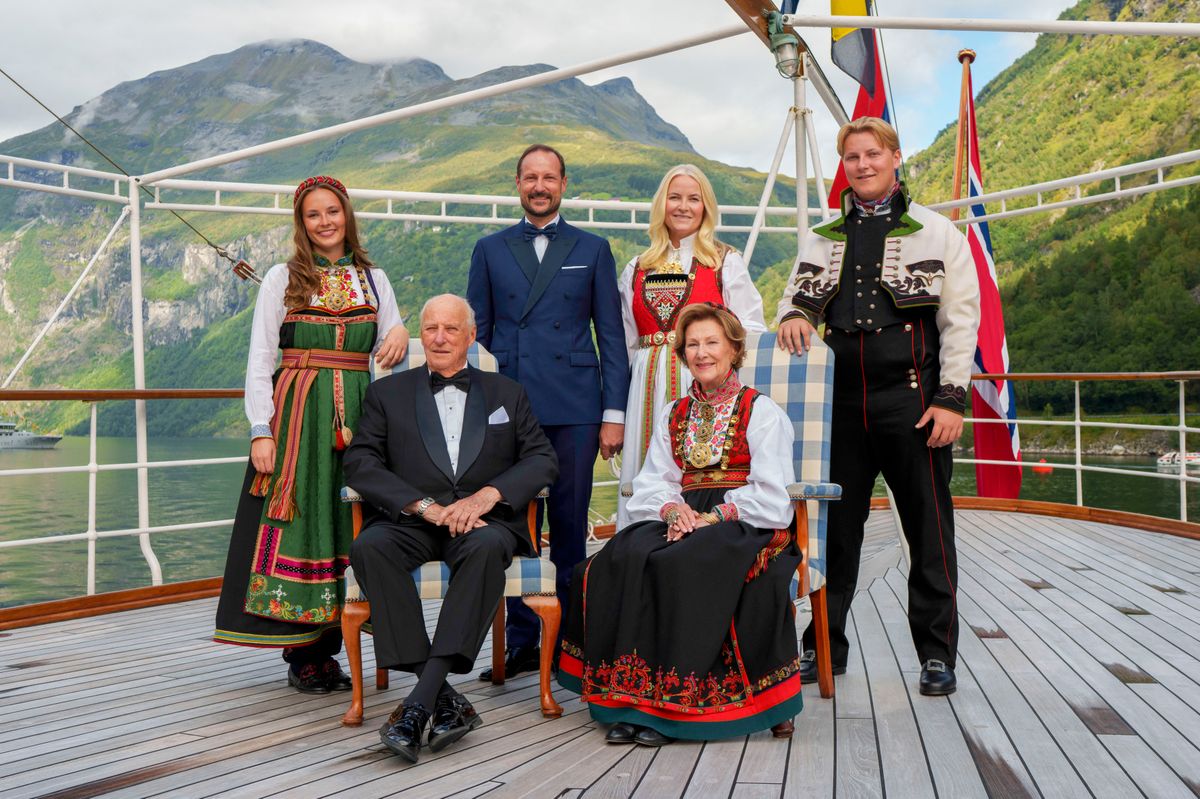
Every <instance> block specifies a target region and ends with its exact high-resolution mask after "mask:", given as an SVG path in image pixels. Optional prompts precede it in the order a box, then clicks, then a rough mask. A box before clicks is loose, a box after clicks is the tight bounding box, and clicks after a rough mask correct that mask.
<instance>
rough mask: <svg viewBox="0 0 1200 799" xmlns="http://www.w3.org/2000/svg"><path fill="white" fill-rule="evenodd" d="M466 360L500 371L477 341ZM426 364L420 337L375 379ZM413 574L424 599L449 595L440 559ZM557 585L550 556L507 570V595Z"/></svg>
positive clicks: (347, 491)
mask: <svg viewBox="0 0 1200 799" xmlns="http://www.w3.org/2000/svg"><path fill="white" fill-rule="evenodd" d="M467 363H469V364H471V365H472V366H474V367H476V368H478V369H482V370H483V371H485V372H495V371H497V365H496V358H495V356H494V355H492V354H491V353H490V352H488V351H487V350H485V349H484V348H483V347H482V346H480V345H479V344H478V343H476V344H472V345H471V348H470V349H469V350H467ZM424 364H425V350H424V349H423V348H422V347H421V342H420V340H419V339H413V340H412V341H410V342H409V345H408V352H407V353H405V356H404V360H402V361H401V362H400V363H399V364H398V365H396V366H395V367H393V368H392V369H385V368H383V367H381V366H379V365H378V364H374V374H375V377H376V378H380V377H384V376H385V375H388V374H391V373H392V372H393V371H398V372H399V371H404V370H405V369H411V368H413V367H414V366H423V365H424ZM342 498H343V500H346V501H351V502H353V501H357V498H358V497H357V494H355V493H354V490H353V489H351V488H349V487H348V486H347V487H346V488H344V489H342ZM412 576H413V579H414V580H416V582H417V594H418V595H419V596H420V597H421V599H442V598H443V597H445V596H446V589H447V588H449V587H450V567H449V566H447V565H446V564H445V563H443V562H442V561H440V560H435V561H430V562H429V563H426V564H423V565H422V566H420V567H418V568H416V569H413V572H412ZM351 579H353V578H351ZM554 585H555V569H554V564H553V563H551V562H550V561H549V560H548V559H547V558H523V557H519V556H518V557H515V558H513V562H512V564H511V565H510V566H509V567H508V569H507V570H506V571H505V572H504V596H514V597H515V596H526V595H530V594H549V595H553V594H554V591H555V588H554Z"/></svg>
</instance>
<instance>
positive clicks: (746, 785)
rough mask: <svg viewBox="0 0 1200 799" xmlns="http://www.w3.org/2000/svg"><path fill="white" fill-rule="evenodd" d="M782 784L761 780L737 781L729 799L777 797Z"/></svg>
mask: <svg viewBox="0 0 1200 799" xmlns="http://www.w3.org/2000/svg"><path fill="white" fill-rule="evenodd" d="M782 787H783V786H781V785H770V784H767V783H761V782H739V783H737V784H736V785H734V786H733V793H731V794H730V795H729V797H730V799H779V791H780V789H781V788H782Z"/></svg>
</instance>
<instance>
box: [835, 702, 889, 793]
mask: <svg viewBox="0 0 1200 799" xmlns="http://www.w3.org/2000/svg"><path fill="white" fill-rule="evenodd" d="M836 751H837V754H836V757H837V764H836V774H837V795H838V797H845V799H859V797H872V798H874V797H882V796H883V783H882V781H881V780H882V777H881V775H880V773H879V749H878V747H877V746H876V743H875V725H874V723H873V722H872V720H871V719H858V718H839V719H838V720H837V744H836Z"/></svg>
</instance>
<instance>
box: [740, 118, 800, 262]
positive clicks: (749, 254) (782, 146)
mask: <svg viewBox="0 0 1200 799" xmlns="http://www.w3.org/2000/svg"><path fill="white" fill-rule="evenodd" d="M794 124H796V109H794V108H789V109H788V112H787V115H786V116H785V117H784V119H783V132H782V133H780V134H779V145H778V146H777V147H776V148H775V158H774V159H772V161H771V171H770V172H768V173H767V182H766V183H765V184H763V190H762V197H760V198H759V200H758V209H757V210H756V211H755V212H754V223H753V224H752V225H751V226H750V237H749V238H748V239H746V252H745V255H744V256H743V257H744V259H745V261H746V266H747V267H749V266H750V259H751V258H753V257H754V246H755V245H756V244H757V243H758V231H759V230H760V229H761V228H762V226H763V224H764V223H765V222H766V219H767V206H768V205H770V203H771V192H773V191H774V190H775V178H776V177H778V175H779V165H780V164H781V163H783V153H784V150H786V149H787V143H788V139H789V138H791V135H792V125H794Z"/></svg>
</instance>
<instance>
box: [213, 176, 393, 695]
mask: <svg viewBox="0 0 1200 799" xmlns="http://www.w3.org/2000/svg"><path fill="white" fill-rule="evenodd" d="M294 209H295V210H294V217H293V218H294V223H295V226H294V231H293V238H294V243H295V252H294V254H293V255H292V258H291V259H290V260H289V261H288V262H287V263H286V264H278V265H276V266H274V267H272V268H271V270H270V271H269V272H267V274H266V276H265V277H264V278H263V282H262V286H261V287H260V288H259V293H258V300H257V302H256V303H255V308H254V321H253V327H252V330H251V334H250V354H249V358H248V361H247V365H246V416H247V417H248V418H249V421H250V437H251V445H250V466H249V468H248V469H247V471H246V479H245V483H244V485H243V486H242V492H241V495H240V501H239V502H238V509H237V515H236V517H235V519H234V525H233V534H232V536H231V538H230V542H229V556H228V559H227V561H226V565H225V581H224V584H223V586H222V589H221V599H220V603H219V604H218V606H217V617H216V632H215V633H214V635H213V638H214V640H216V641H218V642H220V643H227V644H239V645H242V646H257V647H276V648H281V649H282V650H283V659H284V660H285V661H287V662H288V664H289V666H290V667H289V670H288V684H289V685H291V686H293V687H294V688H296V689H297V690H299V691H302V692H304V693H328V692H329V691H331V690H346V689H349V688H350V678H349V677H348V676H347V675H346V674H345V673H344V672H342V670H341V668H340V666H339V665H338V663H337V660H335V658H334V656H335V655H336V654H337V653H338V652H339V651H340V650H341V646H342V636H341V626H340V624H341V619H340V614H341V607H342V602H343V600H344V597H343V593H344V580H343V574H344V572H345V570H346V566H347V564H348V563H349V553H350V542H351V539H352V537H353V535H352V532H351V523H350V510H349V508H348V507H347V506H344V505H343V504H342V503H341V502H339V500H338V492H339V491H340V490H341V487H342V485H343V482H342V453H343V452H344V450H345V448H346V446H347V445H349V443H350V439H351V437H352V436H353V431H354V428H355V426H356V425H357V423H358V414H359V407H360V404H361V402H362V396H363V393H364V392H365V391H366V388H367V384H368V383H369V382H370V379H371V378H370V372H369V368H370V360H371V356H372V355H374V356H375V357H376V358H377V359H378V361H379V362H380V364H381V365H384V366H390V365H392V364H394V363H396V362H398V361H399V360H400V359H401V358H402V357H403V356H404V352H405V350H406V348H407V346H408V333H407V331H405V329H404V324H403V322H402V320H401V318H400V312H399V310H398V308H397V307H396V298H395V295H394V294H393V293H392V287H391V284H390V283H389V282H388V279H387V276H386V275H385V274H384V273H383V271H382V270H380V269H376V268H375V267H374V266H372V264H371V261H370V260H369V259H368V258H367V251H366V249H364V248H363V246H362V244H361V243H360V242H359V239H358V230H357V226H356V225H355V221H354V212H353V209H352V208H351V206H350V199H349V197H348V196H347V193H346V188H345V186H343V185H342V184H341V183H340V182H339V181H337V180H335V179H334V178H331V177H327V176H318V177H312V178H309V179H308V180H305V181H304V182H303V183H301V184H300V186H299V187H298V188H297V189H296V195H295V199H294ZM281 353H282V357H280V356H281Z"/></svg>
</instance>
